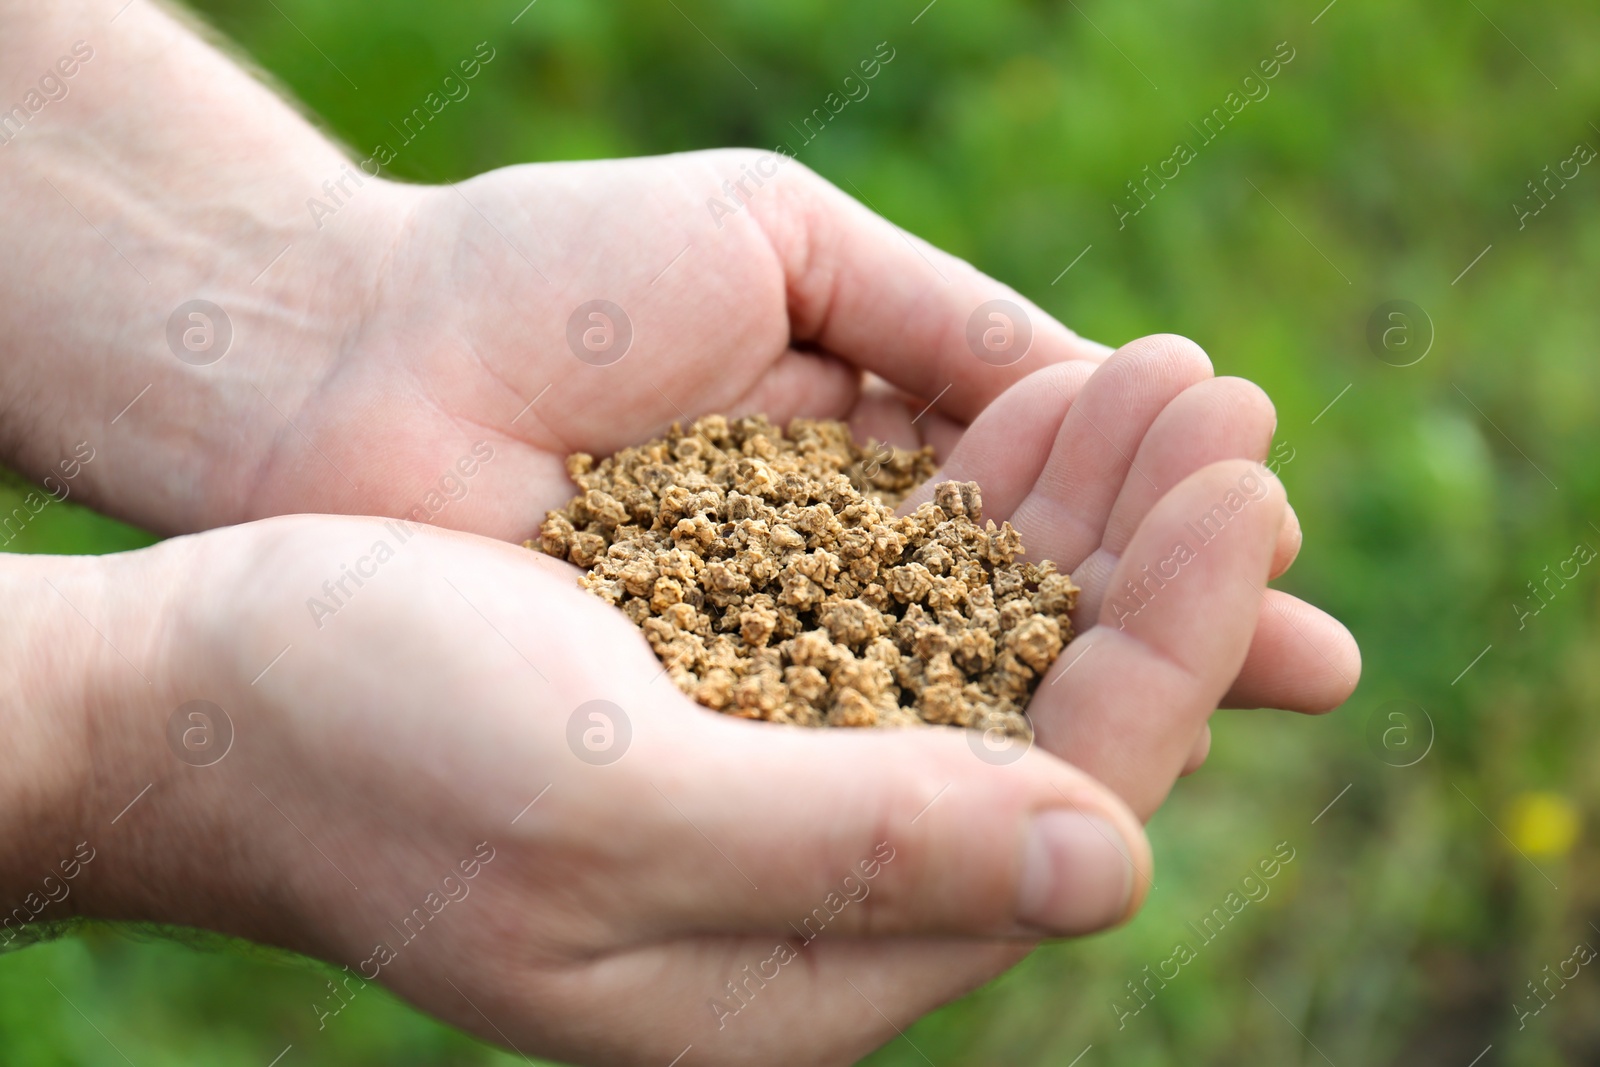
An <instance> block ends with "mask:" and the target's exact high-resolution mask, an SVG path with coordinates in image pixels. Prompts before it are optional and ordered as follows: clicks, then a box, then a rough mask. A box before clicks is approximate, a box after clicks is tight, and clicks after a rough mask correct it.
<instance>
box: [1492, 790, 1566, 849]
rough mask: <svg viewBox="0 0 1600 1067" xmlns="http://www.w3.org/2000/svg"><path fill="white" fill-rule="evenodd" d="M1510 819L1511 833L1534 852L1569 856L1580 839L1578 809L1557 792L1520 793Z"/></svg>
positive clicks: (1510, 813)
mask: <svg viewBox="0 0 1600 1067" xmlns="http://www.w3.org/2000/svg"><path fill="white" fill-rule="evenodd" d="M1508 822H1509V823H1510V826H1509V828H1508V836H1509V837H1510V838H1511V840H1512V841H1513V842H1514V843H1515V844H1516V846H1517V847H1518V848H1520V849H1521V850H1522V851H1524V852H1526V853H1527V854H1528V855H1530V856H1565V855H1566V854H1567V853H1568V852H1571V851H1572V846H1573V843H1574V842H1576V841H1577V840H1578V812H1577V809H1576V808H1574V807H1573V806H1572V804H1571V803H1570V802H1569V801H1568V800H1567V799H1566V798H1565V797H1563V796H1560V795H1558V794H1556V793H1543V792H1536V793H1522V794H1520V795H1519V796H1518V797H1517V798H1516V799H1515V800H1513V801H1512V802H1511V809H1510V812H1509V813H1508Z"/></svg>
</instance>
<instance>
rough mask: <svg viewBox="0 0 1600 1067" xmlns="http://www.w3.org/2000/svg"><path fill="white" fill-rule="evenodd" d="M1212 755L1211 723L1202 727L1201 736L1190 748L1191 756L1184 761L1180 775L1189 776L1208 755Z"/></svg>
mask: <svg viewBox="0 0 1600 1067" xmlns="http://www.w3.org/2000/svg"><path fill="white" fill-rule="evenodd" d="M1209 755H1211V724H1210V723H1207V724H1206V725H1204V726H1202V727H1200V736H1199V737H1197V738H1195V742H1194V745H1193V746H1192V747H1190V749H1189V758H1188V759H1186V760H1184V761H1183V770H1181V771H1179V772H1178V775H1179V777H1188V776H1189V775H1191V774H1193V773H1194V772H1195V771H1198V770H1199V769H1200V767H1201V766H1202V765H1203V764H1204V763H1205V761H1206V757H1207V756H1209Z"/></svg>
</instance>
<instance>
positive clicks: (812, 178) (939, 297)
mask: <svg viewBox="0 0 1600 1067" xmlns="http://www.w3.org/2000/svg"><path fill="white" fill-rule="evenodd" d="M773 181H774V183H775V184H778V185H779V186H780V187H781V188H782V189H783V190H784V191H785V193H786V194H787V195H782V196H769V197H754V198H752V199H751V201H750V207H751V212H750V215H751V217H752V218H753V219H754V220H755V221H756V222H757V223H758V224H760V225H761V227H762V230H763V232H764V233H765V235H766V237H767V239H768V241H769V242H770V243H771V244H772V246H773V248H774V249H775V250H776V252H777V254H778V256H779V258H780V260H781V261H782V263H783V267H784V272H785V275H786V277H787V285H788V303H789V317H790V321H791V329H792V331H793V333H794V336H795V337H796V338H797V339H799V340H801V341H806V342H811V343H815V344H817V345H820V346H821V347H823V348H824V349H826V350H827V351H829V352H832V353H834V354H835V355H838V356H840V357H842V358H844V359H846V360H848V361H850V362H851V363H853V364H855V365H856V366H858V367H861V368H862V369H864V370H870V371H873V372H875V373H877V374H880V375H882V376H883V377H884V378H886V379H888V380H889V381H890V382H893V383H894V384H895V385H896V386H898V387H900V388H901V389H904V390H906V391H907V392H910V393H912V394H914V395H916V396H920V397H924V398H926V399H927V400H928V401H936V402H937V406H938V408H939V409H940V410H941V411H944V412H946V413H948V414H950V415H951V416H952V417H954V418H956V419H957V420H959V421H961V422H970V421H972V419H973V418H975V417H976V416H977V414H978V413H979V412H980V411H982V410H983V409H984V408H985V407H987V406H988V405H989V403H990V402H991V401H992V400H993V399H994V398H995V397H997V396H999V395H1000V394H1001V393H1002V392H1004V391H1005V390H1006V389H1007V388H1009V387H1010V386H1011V385H1013V384H1014V383H1016V382H1017V381H1019V380H1021V379H1022V378H1023V377H1024V376H1025V375H1026V374H1027V373H1028V372H1029V371H1032V370H1035V369H1037V368H1039V367H1040V366H1044V365H1048V364H1052V363H1060V362H1064V361H1066V360H1073V359H1085V360H1090V361H1093V362H1099V361H1101V360H1103V359H1104V358H1105V357H1106V355H1107V354H1108V353H1109V351H1110V349H1108V348H1106V347H1105V346H1104V345H1100V344H1096V343H1095V342H1092V341H1087V340H1085V339H1083V338H1081V337H1079V336H1078V335H1077V334H1075V333H1073V332H1072V331H1071V330H1069V329H1067V327H1065V326H1064V325H1062V324H1061V323H1060V322H1057V321H1056V320H1055V319H1054V318H1052V317H1051V316H1049V315H1047V314H1045V312H1044V311H1042V310H1041V309H1039V308H1038V307H1037V306H1035V305H1034V304H1033V303H1032V302H1031V301H1029V300H1027V299H1026V298H1025V297H1023V296H1022V295H1021V294H1019V293H1018V292H1017V291H1016V290H1014V289H1012V288H1010V287H1009V286H1006V285H1002V284H1000V283H999V282H997V281H995V280H994V279H992V278H989V277H987V276H985V275H984V274H982V273H981V272H979V271H978V270H976V269H974V268H973V267H972V266H971V265H970V264H968V263H966V262H963V261H962V260H960V259H957V258H956V257H954V256H952V255H950V254H948V253H946V252H942V251H940V250H939V249H937V248H935V247H933V246H932V245H930V244H928V243H927V242H926V241H923V240H921V239H920V238H917V237H914V236H912V235H910V234H908V233H906V232H905V231H903V230H901V229H899V228H898V227H896V226H895V225H893V224H892V223H890V222H889V221H888V220H886V219H884V218H883V217H882V216H880V215H879V214H877V212H876V211H874V210H871V209H869V207H868V206H866V205H863V204H861V203H859V202H857V201H856V200H854V199H852V198H851V197H850V196H848V195H846V194H845V193H844V192H842V191H841V190H839V189H838V188H836V187H835V186H833V185H830V184H829V183H828V182H826V181H823V180H822V179H821V178H818V177H817V176H816V175H815V174H814V173H812V172H811V171H809V170H806V169H805V168H804V167H801V166H799V165H796V164H792V163H791V164H787V165H786V167H785V169H784V170H783V171H781V172H780V174H779V176H778V177H777V178H775V179H773ZM991 301H1006V302H1007V305H1008V306H997V307H995V308H988V307H986V305H989V304H990V302H991ZM991 312H992V313H995V314H1000V315H1001V317H1002V318H1001V320H991V319H990V318H989V314H990V313H991ZM973 322H976V327H975V328H976V330H977V333H978V336H980V337H981V335H982V333H983V331H984V330H986V329H994V328H998V329H999V330H1000V331H1001V333H1000V334H998V335H996V336H1000V337H1002V339H1001V341H1000V342H997V345H998V347H997V348H996V349H994V350H991V349H988V348H982V347H974V345H973V344H969V341H968V333H969V323H973ZM1002 335H1003V336H1002ZM979 352H983V353H984V358H980V356H979V354H978V353H979Z"/></svg>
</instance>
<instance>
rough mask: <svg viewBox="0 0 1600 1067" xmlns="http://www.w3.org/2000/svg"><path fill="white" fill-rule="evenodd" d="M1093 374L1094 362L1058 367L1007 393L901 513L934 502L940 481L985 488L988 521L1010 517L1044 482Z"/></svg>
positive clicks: (981, 417) (1039, 372)
mask: <svg viewBox="0 0 1600 1067" xmlns="http://www.w3.org/2000/svg"><path fill="white" fill-rule="evenodd" d="M1094 373H1095V365H1094V364H1092V363H1085V362H1083V361H1081V360H1080V361H1075V362H1071V363H1059V364H1056V365H1055V366H1053V367H1045V368H1043V369H1042V370H1037V371H1034V372H1033V373H1032V374H1030V375H1028V377H1026V378H1024V379H1023V380H1022V381H1020V382H1018V383H1017V384H1016V385H1014V386H1012V387H1011V388H1010V389H1008V390H1006V391H1005V392H1004V393H1002V394H1001V395H1000V397H999V399H997V400H996V401H995V402H994V403H993V404H990V405H989V406H988V407H987V408H984V410H983V413H982V414H980V415H979V416H978V417H977V419H975V420H974V421H973V423H972V425H971V426H969V427H967V432H966V433H964V434H962V435H961V440H960V441H959V442H958V443H957V444H956V446H955V447H954V448H953V449H951V451H950V457H949V458H948V459H947V460H946V461H945V463H944V466H943V467H941V468H940V470H939V471H938V472H937V473H936V474H934V476H933V477H931V478H929V479H928V480H927V481H926V482H924V483H923V484H922V485H921V486H919V487H918V488H917V489H916V490H915V491H914V492H912V493H911V494H910V495H909V496H907V497H906V499H905V502H904V503H903V504H902V505H901V507H900V510H901V512H902V513H909V512H911V511H914V510H915V509H916V507H917V505H919V504H923V503H926V502H927V501H929V500H932V499H933V489H934V486H936V485H937V484H939V483H940V482H946V481H958V482H977V483H978V485H979V486H981V487H982V489H983V511H984V514H985V515H986V516H988V517H991V518H994V519H997V520H998V519H1002V518H1006V517H1008V516H1010V515H1011V513H1012V512H1013V511H1015V510H1016V508H1017V505H1018V504H1020V503H1022V501H1023V500H1024V499H1025V498H1026V497H1027V495H1028V492H1029V490H1031V489H1032V488H1033V483H1034V482H1036V481H1038V480H1039V472H1040V471H1042V470H1044V465H1045V463H1047V462H1048V461H1049V459H1050V450H1051V448H1052V447H1054V444H1055V439H1056V434H1057V433H1058V432H1059V431H1060V429H1061V420H1062V419H1064V418H1066V416H1067V411H1068V409H1069V408H1071V406H1072V403H1073V401H1074V400H1075V399H1076V398H1077V396H1078V394H1079V393H1081V392H1082V391H1083V387H1084V385H1085V384H1087V383H1088V381H1089V379H1090V377H1091V376H1093V375H1094Z"/></svg>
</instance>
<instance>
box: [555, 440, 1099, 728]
mask: <svg viewBox="0 0 1600 1067" xmlns="http://www.w3.org/2000/svg"><path fill="white" fill-rule="evenodd" d="M934 469H935V464H934V459H933V452H932V449H929V448H924V449H921V450H920V451H915V452H912V451H904V450H895V449H890V448H888V447H886V446H883V445H879V444H877V443H875V442H869V445H868V447H866V448H862V447H861V446H859V445H857V444H856V442H855V441H854V440H853V439H852V438H851V435H850V431H849V428H848V427H847V426H845V425H844V424H843V423H839V422H832V421H812V420H808V419H796V420H794V421H793V422H791V423H790V424H789V427H788V432H787V433H784V432H783V431H781V430H779V429H778V428H777V427H775V426H773V425H772V423H770V422H769V421H767V419H766V418H764V417H761V416H755V417H748V418H741V419H728V418H725V417H723V416H720V415H710V416H707V417H705V418H702V419H700V420H698V421H697V422H695V424H694V425H693V426H692V427H690V428H689V430H688V431H684V430H682V429H681V428H680V427H678V426H676V425H674V426H673V427H672V429H671V431H669V432H668V434H667V436H666V437H665V438H663V439H660V440H656V441H651V442H649V443H648V444H644V445H640V446H639V447H637V448H628V449H624V450H623V451H621V452H619V453H617V454H616V455H614V456H611V457H610V458H608V459H603V460H600V461H599V462H598V463H597V462H596V461H595V459H594V457H593V456H589V455H587V454H585V453H581V452H580V453H577V454H575V455H573V456H571V457H569V458H568V460H567V473H568V474H569V475H570V476H571V477H572V480H573V481H574V482H576V483H577V484H578V486H579V487H580V488H581V489H582V490H583V492H582V495H580V496H577V497H575V498H573V500H572V502H571V503H569V504H568V505H567V506H566V507H565V508H563V509H561V510H560V511H552V512H550V513H549V516H548V517H547V518H546V519H545V522H544V525H543V527H542V528H541V530H540V535H539V538H538V539H537V540H536V541H529V542H527V547H529V548H539V549H543V550H544V551H545V552H547V553H549V554H550V555H552V556H557V557H560V558H561V559H565V560H568V561H570V562H572V563H574V564H576V565H578V566H579V567H582V568H584V569H585V571H586V573H585V574H584V575H583V577H582V578H581V579H580V582H581V583H582V585H583V586H584V587H585V588H586V589H588V590H589V591H590V592H592V593H594V594H595V595H596V596H598V597H600V598H601V599H603V600H605V601H607V602H608V603H611V604H614V605H616V606H617V607H618V608H620V609H622V611H623V612H624V613H625V614H626V615H627V616H628V617H629V618H630V619H632V620H633V621H634V622H635V623H636V624H637V625H638V626H639V628H640V629H642V630H643V631H644V633H645V636H646V638H648V639H649V642H650V647H651V648H653V649H655V652H656V655H657V656H659V657H660V658H661V661H662V663H663V664H665V666H666V669H667V673H668V674H670V675H671V677H672V680H673V682H674V683H675V684H676V685H677V686H678V688H679V689H681V690H682V691H683V692H685V693H687V694H688V695H689V696H691V697H693V698H694V699H695V700H697V701H699V702H700V703H701V704H704V705H705V706H706V707H709V708H714V709H715V710H717V711H721V712H725V713H727V714H730V715H740V716H744V717H746V718H752V719H767V720H769V721H772V722H783V723H797V724H800V725H804V726H900V725H913V724H917V723H947V724H953V725H956V726H965V727H971V728H975V729H985V730H987V729H992V728H999V729H1001V730H1003V731H1005V732H1006V733H1008V734H1012V735H1015V736H1019V737H1027V736H1029V735H1030V734H1031V729H1030V727H1029V724H1028V721H1027V719H1026V718H1025V717H1024V716H1023V709H1024V708H1026V707H1027V703H1028V698H1029V697H1030V696H1031V695H1032V693H1033V690H1034V689H1035V688H1036V687H1037V686H1038V683H1039V678H1040V677H1041V676H1042V675H1043V674H1044V672H1045V671H1046V670H1047V669H1049V667H1050V664H1051V663H1052V662H1054V660H1055V658H1056V657H1057V656H1058V655H1060V653H1061V650H1062V648H1064V647H1065V645H1066V643H1067V642H1068V641H1070V640H1072V636H1073V633H1072V623H1071V620H1070V619H1069V618H1068V613H1069V612H1070V611H1071V610H1072V607H1073V605H1074V603H1075V602H1076V600H1077V594H1078V588H1077V587H1076V586H1075V585H1073V584H1072V579H1071V578H1070V577H1068V576H1067V575H1065V574H1061V573H1058V572H1057V570H1056V567H1055V564H1053V563H1049V562H1044V563H1038V564H1034V563H1023V562H1019V561H1018V559H1017V557H1018V556H1019V555H1021V554H1022V551H1023V548H1022V539H1021V537H1019V536H1018V534H1017V531H1016V530H1014V529H1013V528H1012V526H1011V524H1010V523H1008V522H1007V523H1001V524H1000V526H999V528H998V529H997V528H996V527H995V524H994V523H993V522H992V521H991V522H988V523H985V524H983V525H980V523H983V501H982V497H981V496H980V494H979V490H978V485H977V483H976V482H944V483H942V484H940V485H939V486H938V487H937V488H936V489H935V490H934V500H933V502H932V503H927V504H923V505H922V506H920V507H918V508H917V509H916V510H915V511H913V512H912V513H911V514H909V515H904V516H897V515H896V514H895V512H894V507H895V504H896V503H898V502H899V501H901V500H903V499H904V498H905V496H906V495H907V494H908V493H910V492H911V491H912V490H913V489H914V488H916V486H917V485H919V484H921V483H922V482H924V481H926V480H927V479H928V478H929V477H930V476H931V475H932V474H933V471H934Z"/></svg>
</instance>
